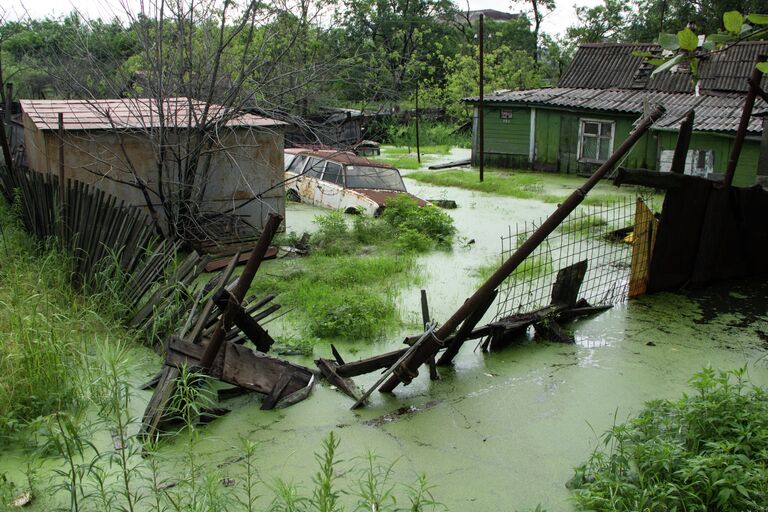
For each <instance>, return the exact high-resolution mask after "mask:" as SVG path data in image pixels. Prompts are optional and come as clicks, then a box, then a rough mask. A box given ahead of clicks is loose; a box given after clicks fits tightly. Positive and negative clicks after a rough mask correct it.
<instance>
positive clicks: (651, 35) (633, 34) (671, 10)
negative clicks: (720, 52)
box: [623, 0, 765, 42]
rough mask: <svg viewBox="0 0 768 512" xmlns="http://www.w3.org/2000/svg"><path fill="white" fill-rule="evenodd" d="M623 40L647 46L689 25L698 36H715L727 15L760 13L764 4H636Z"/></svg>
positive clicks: (680, 0) (679, 0) (650, 0)
mask: <svg viewBox="0 0 768 512" xmlns="http://www.w3.org/2000/svg"><path fill="white" fill-rule="evenodd" d="M634 3H635V8H634V9H633V11H634V13H633V14H632V15H631V16H629V24H628V26H627V29H626V35H625V36H624V38H623V39H624V40H626V41H640V42H648V41H653V40H655V39H656V38H657V37H658V35H659V33H662V32H667V31H669V30H678V29H680V28H681V27H685V26H687V25H688V23H689V22H693V23H694V24H695V28H696V30H697V31H698V32H699V33H702V34H712V33H716V32H717V31H718V30H719V29H720V27H721V22H722V13H724V12H727V11H734V10H735V11H739V12H760V11H764V10H765V0H635V2H634Z"/></svg>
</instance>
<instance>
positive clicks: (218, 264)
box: [205, 246, 278, 272]
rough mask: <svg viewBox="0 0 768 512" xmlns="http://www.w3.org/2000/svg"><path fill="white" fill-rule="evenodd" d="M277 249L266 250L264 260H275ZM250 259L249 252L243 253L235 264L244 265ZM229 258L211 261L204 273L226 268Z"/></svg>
mask: <svg viewBox="0 0 768 512" xmlns="http://www.w3.org/2000/svg"><path fill="white" fill-rule="evenodd" d="M277 251H278V249H277V247H273V246H270V247H269V249H267V252H266V254H264V259H265V260H272V259H275V258H277ZM250 257H251V251H248V252H244V253H241V254H240V257H239V258H238V260H237V264H238V265H239V264H241V263H245V262H246V261H248V258H250ZM231 259H232V258H231V257H225V258H218V259H215V260H212V261H209V262H208V264H207V265H206V266H205V271H206V272H215V271H216V270H221V269H222V268H224V267H226V266H227V265H228V264H229V262H230V260H231Z"/></svg>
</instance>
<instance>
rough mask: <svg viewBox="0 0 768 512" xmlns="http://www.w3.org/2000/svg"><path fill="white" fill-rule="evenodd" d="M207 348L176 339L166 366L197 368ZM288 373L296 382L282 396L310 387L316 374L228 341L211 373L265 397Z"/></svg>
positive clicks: (291, 383) (169, 352) (170, 344)
mask: <svg viewBox="0 0 768 512" xmlns="http://www.w3.org/2000/svg"><path fill="white" fill-rule="evenodd" d="M205 347H206V345H205V344H192V343H188V342H186V341H183V340H180V339H178V338H175V337H173V338H171V341H170V343H169V344H168V353H167V355H166V364H167V365H168V366H174V367H179V366H183V365H187V366H196V365H197V364H198V362H199V361H200V358H201V357H202V355H203V353H204V352H205ZM285 373H288V374H289V375H290V376H291V377H292V379H291V381H290V383H288V384H287V385H286V387H285V389H284V392H283V393H282V394H284V395H290V394H292V393H295V392H296V391H299V390H301V389H302V388H304V387H306V386H307V385H308V384H309V382H310V380H312V376H313V375H314V374H313V373H312V370H310V369H309V368H306V367H304V366H300V365H297V364H294V363H290V362H288V361H283V360H281V359H277V358H274V357H270V356H267V355H265V354H262V353H260V352H255V351H253V350H251V349H249V348H246V347H243V346H240V345H234V344H232V343H226V342H225V343H223V344H222V348H221V350H219V354H218V355H217V356H216V358H215V359H214V362H213V365H212V366H211V369H210V371H209V372H208V374H209V375H210V376H211V377H213V378H215V379H218V380H220V381H222V382H226V383H228V384H233V385H235V386H240V387H242V388H245V389H249V390H251V391H256V392H257V393H262V394H265V395H268V394H270V393H271V392H272V390H273V389H274V388H275V385H276V384H277V383H278V381H280V379H281V377H282V376H283V374H285Z"/></svg>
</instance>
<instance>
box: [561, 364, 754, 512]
mask: <svg viewBox="0 0 768 512" xmlns="http://www.w3.org/2000/svg"><path fill="white" fill-rule="evenodd" d="M745 373H746V370H745V369H741V370H735V371H731V372H720V373H716V372H715V371H714V370H712V369H705V370H703V371H702V372H700V373H697V374H696V375H694V376H693V377H692V378H691V380H690V383H691V385H692V387H693V388H694V389H695V390H696V393H695V394H693V395H691V396H688V395H683V397H682V398H681V399H679V400H677V401H669V400H656V401H652V402H648V403H647V404H646V405H645V408H644V409H643V410H642V411H641V412H640V414H639V416H638V417H637V418H635V419H633V420H630V421H629V422H627V423H625V424H621V425H616V426H614V427H613V428H611V429H610V430H609V431H608V432H607V433H606V434H605V435H604V446H603V447H602V448H598V449H597V450H595V452H594V453H593V454H592V455H591V457H590V458H589V460H588V461H587V462H586V463H585V464H583V465H582V466H579V467H578V468H576V475H575V476H574V478H573V479H572V480H571V482H569V486H570V487H572V488H573V489H575V492H574V498H575V500H576V502H577V503H578V505H579V506H580V507H581V508H582V509H583V510H596V511H600V510H605V511H609V510H610V511H613V510H619V511H621V510H626V511H630V510H631V511H636V510H643V511H645V510H648V511H659V512H661V511H672V510H679V511H710V510H718V511H720V510H722V511H730V510H734V511H736V510H765V509H766V504H768V469H767V468H768V394H766V391H765V389H764V388H761V387H756V386H750V385H748V383H747V382H746V379H745Z"/></svg>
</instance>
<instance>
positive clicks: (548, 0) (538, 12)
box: [513, 0, 556, 61]
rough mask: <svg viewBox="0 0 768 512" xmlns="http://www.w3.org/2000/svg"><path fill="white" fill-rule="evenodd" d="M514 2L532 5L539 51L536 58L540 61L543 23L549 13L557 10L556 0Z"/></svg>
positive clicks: (515, 0)
mask: <svg viewBox="0 0 768 512" xmlns="http://www.w3.org/2000/svg"><path fill="white" fill-rule="evenodd" d="M513 4H525V5H527V6H529V7H530V12H531V19H532V20H533V37H534V40H535V41H536V46H537V51H536V52H535V53H534V60H536V61H538V60H539V55H538V53H539V52H538V45H539V43H540V35H541V23H542V21H544V18H545V17H546V16H547V15H548V14H550V13H552V11H554V10H555V7H556V3H555V0H513Z"/></svg>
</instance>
